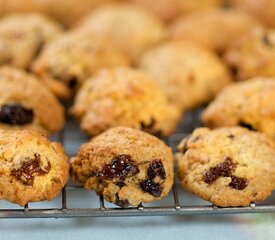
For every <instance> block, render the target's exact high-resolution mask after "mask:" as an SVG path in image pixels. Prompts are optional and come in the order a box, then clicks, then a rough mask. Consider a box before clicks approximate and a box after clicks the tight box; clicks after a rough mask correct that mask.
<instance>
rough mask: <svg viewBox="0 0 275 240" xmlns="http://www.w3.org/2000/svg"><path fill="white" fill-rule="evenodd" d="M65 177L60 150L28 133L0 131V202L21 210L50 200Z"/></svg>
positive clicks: (64, 161)
mask: <svg viewBox="0 0 275 240" xmlns="http://www.w3.org/2000/svg"><path fill="white" fill-rule="evenodd" d="M68 177H69V162H68V158H67V156H66V155H65V152H64V150H63V147H62V146H61V145H60V144H59V143H51V142H50V141H49V140H48V139H47V138H46V137H44V136H42V135H40V134H38V133H35V132H31V131H28V130H23V131H19V130H13V131H11V130H0V199H1V200H7V201H10V202H12V203H17V204H19V205H21V206H24V205H26V204H27V203H28V202H36V201H44V200H52V199H53V198H55V197H56V196H57V195H58V193H59V192H60V191H61V189H62V188H63V186H64V185H65V184H66V182H67V180H68Z"/></svg>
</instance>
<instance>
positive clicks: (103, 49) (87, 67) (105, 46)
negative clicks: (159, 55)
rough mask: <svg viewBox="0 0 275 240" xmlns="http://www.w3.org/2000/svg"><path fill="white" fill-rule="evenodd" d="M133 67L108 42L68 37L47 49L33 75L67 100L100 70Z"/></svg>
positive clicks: (89, 36) (100, 39)
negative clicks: (103, 68)
mask: <svg viewBox="0 0 275 240" xmlns="http://www.w3.org/2000/svg"><path fill="white" fill-rule="evenodd" d="M129 64H130V60H129V59H128V57H127V56H126V55H125V54H124V53H123V52H122V51H120V50H119V49H117V48H116V47H113V46H112V44H110V43H109V42H108V41H107V40H103V39H102V38H97V37H94V36H93V35H91V34H84V33H82V34H74V33H67V34H63V35H61V36H59V37H58V38H57V39H55V41H52V42H51V43H49V44H48V45H47V46H46V47H45V48H44V50H43V51H42V53H41V54H40V56H39V57H38V58H37V59H36V61H35V62H34V64H33V66H32V71H33V72H34V73H35V74H37V75H38V76H40V77H41V78H42V79H43V80H44V81H45V83H46V84H47V85H48V86H49V87H50V88H51V90H52V91H53V92H54V93H55V94H56V95H57V96H58V97H60V98H64V99H67V98H70V97H71V96H72V95H73V93H74V92H75V90H76V89H77V88H78V87H79V86H81V84H82V83H83V82H84V81H85V80H86V79H87V78H88V77H90V76H91V75H93V74H94V73H95V72H96V71H97V70H98V69H100V68H102V67H113V66H127V65H129Z"/></svg>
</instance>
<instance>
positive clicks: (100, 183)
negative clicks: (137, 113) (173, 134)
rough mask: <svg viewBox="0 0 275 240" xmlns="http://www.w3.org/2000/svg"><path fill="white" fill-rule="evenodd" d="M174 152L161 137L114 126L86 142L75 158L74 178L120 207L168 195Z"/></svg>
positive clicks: (172, 173) (73, 161)
mask: <svg viewBox="0 0 275 240" xmlns="http://www.w3.org/2000/svg"><path fill="white" fill-rule="evenodd" d="M173 171H174V170H173V154H172V151H171V149H170V148H169V147H168V146H166V145H165V144H164V142H162V141H161V140H159V139H158V138H156V137H154V136H151V135H149V134H147V133H144V132H142V131H139V130H134V129H131V128H125V127H117V128H112V129H110V130H108V131H106V132H104V133H102V134H101V135H99V136H97V137H96V138H94V139H92V140H91V141H90V142H89V143H86V144H83V145H82V146H81V147H80V148H79V150H78V154H77V156H76V157H74V158H72V162H71V174H72V177H73V180H74V181H78V182H80V183H81V184H82V185H83V186H84V187H85V188H86V189H92V190H95V191H96V192H97V194H100V195H103V197H104V198H105V199H106V200H107V201H109V202H112V203H114V204H116V205H118V206H120V207H127V206H129V205H133V206H137V205H139V204H140V203H141V202H143V203H146V202H152V201H154V200H159V199H161V198H163V197H165V196H166V195H167V194H168V193H169V191H170V190H171V187H172V184H173V181H174V172H173Z"/></svg>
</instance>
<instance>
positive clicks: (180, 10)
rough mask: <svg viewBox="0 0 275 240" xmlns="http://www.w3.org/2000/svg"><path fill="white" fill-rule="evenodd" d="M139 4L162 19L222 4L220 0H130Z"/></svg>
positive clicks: (169, 18) (166, 19) (168, 19)
mask: <svg viewBox="0 0 275 240" xmlns="http://www.w3.org/2000/svg"><path fill="white" fill-rule="evenodd" d="M132 1H133V2H135V3H137V4H139V5H140V6H142V7H144V8H145V9H148V10H149V11H151V12H153V13H154V14H156V15H157V16H158V17H160V18H161V19H163V20H164V21H171V20H173V19H174V18H175V17H177V16H179V15H181V14H186V13H190V12H194V11H200V10H202V9H208V8H214V7H217V6H219V5H221V4H222V0H199V1H197V0H196V1H194V0H157V1H156V0H132Z"/></svg>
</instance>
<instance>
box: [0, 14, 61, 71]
mask: <svg viewBox="0 0 275 240" xmlns="http://www.w3.org/2000/svg"><path fill="white" fill-rule="evenodd" d="M61 31H62V27H61V25H59V24H58V23H57V22H54V21H53V20H52V19H50V18H49V17H46V16H44V15H41V14H38V13H32V14H24V13H21V14H20V13H17V14H11V15H8V16H6V17H4V18H1V19H0V65H2V64H9V65H13V66H15V67H19V68H24V69H27V68H29V66H30V64H31V62H32V61H33V59H34V58H35V57H36V55H37V54H38V53H39V52H40V50H41V49H42V47H43V46H44V44H45V43H47V42H49V41H50V40H52V39H53V38H55V37H56V36H57V35H58V34H60V33H61Z"/></svg>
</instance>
